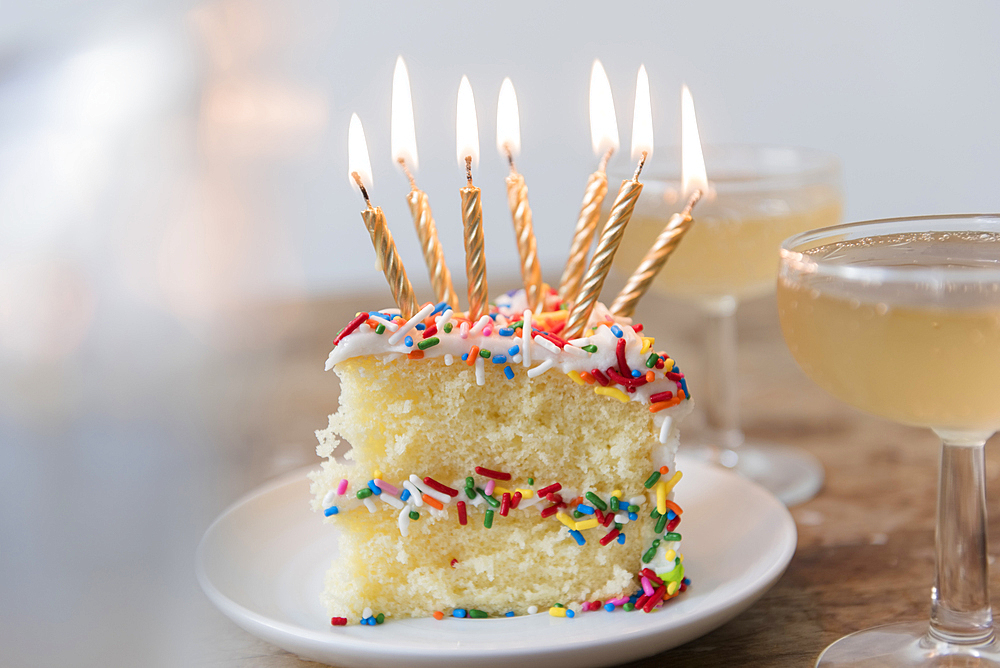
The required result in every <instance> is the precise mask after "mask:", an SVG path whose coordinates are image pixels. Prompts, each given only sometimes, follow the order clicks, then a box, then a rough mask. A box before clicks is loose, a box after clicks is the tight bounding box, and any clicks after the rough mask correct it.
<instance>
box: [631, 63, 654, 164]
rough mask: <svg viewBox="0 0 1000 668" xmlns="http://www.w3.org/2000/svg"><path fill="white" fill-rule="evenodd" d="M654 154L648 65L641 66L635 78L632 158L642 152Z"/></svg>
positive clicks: (639, 156) (648, 154)
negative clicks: (647, 73)
mask: <svg viewBox="0 0 1000 668" xmlns="http://www.w3.org/2000/svg"><path fill="white" fill-rule="evenodd" d="M643 153H645V154H646V159H649V156H651V155H653V110H652V109H651V108H650V105H649V77H648V76H647V75H646V66H645V65H640V66H639V74H638V76H636V80H635V110H634V111H633V112H632V160H638V159H639V158H641V157H642V154H643Z"/></svg>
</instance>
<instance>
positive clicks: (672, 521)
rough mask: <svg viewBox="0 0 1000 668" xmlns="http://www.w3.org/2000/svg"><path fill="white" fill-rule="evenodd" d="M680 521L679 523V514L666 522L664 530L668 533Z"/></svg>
mask: <svg viewBox="0 0 1000 668" xmlns="http://www.w3.org/2000/svg"><path fill="white" fill-rule="evenodd" d="M680 523H681V516H680V515H678V516H677V517H675V518H674V519H672V520H670V521H669V522H667V527H666V532H667V533H670V532H671V531H673V530H674V529H676V528H677V525H678V524H680Z"/></svg>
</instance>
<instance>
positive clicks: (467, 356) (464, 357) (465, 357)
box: [462, 353, 469, 362]
mask: <svg viewBox="0 0 1000 668" xmlns="http://www.w3.org/2000/svg"><path fill="white" fill-rule="evenodd" d="M468 359H469V353H462V361H463V362H465V361H466V360H468Z"/></svg>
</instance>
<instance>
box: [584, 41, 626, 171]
mask: <svg viewBox="0 0 1000 668" xmlns="http://www.w3.org/2000/svg"><path fill="white" fill-rule="evenodd" d="M590 141H591V143H592V144H593V146H594V153H595V154H597V155H604V154H605V153H606V152H607V151H608V149H614V150H616V151H617V150H618V148H619V147H620V146H621V141H620V140H619V139H618V117H617V116H616V115H615V99H614V97H613V96H612V95H611V82H610V81H608V75H607V73H606V72H605V71H604V66H603V65H601V61H599V60H595V61H594V67H593V68H592V69H591V71H590Z"/></svg>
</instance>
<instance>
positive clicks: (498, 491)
mask: <svg viewBox="0 0 1000 668" xmlns="http://www.w3.org/2000/svg"><path fill="white" fill-rule="evenodd" d="M493 494H495V495H496V496H503V495H504V494H510V495H511V496H514V493H513V492H511V491H510V490H509V489H507V488H506V487H501V486H500V485H496V486H495V487H494V488H493ZM521 496H524V495H523V494H522V495H521Z"/></svg>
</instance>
